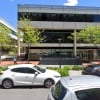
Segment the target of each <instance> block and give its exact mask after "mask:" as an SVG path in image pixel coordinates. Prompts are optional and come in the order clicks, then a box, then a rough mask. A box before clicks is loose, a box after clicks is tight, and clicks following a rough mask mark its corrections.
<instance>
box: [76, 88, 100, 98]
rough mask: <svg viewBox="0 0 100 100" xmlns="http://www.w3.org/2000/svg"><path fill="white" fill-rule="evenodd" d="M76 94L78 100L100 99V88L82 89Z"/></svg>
mask: <svg viewBox="0 0 100 100" xmlns="http://www.w3.org/2000/svg"><path fill="white" fill-rule="evenodd" d="M76 96H77V98H78V100H100V88H93V89H86V90H80V91H77V92H76Z"/></svg>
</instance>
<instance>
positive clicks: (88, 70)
mask: <svg viewBox="0 0 100 100" xmlns="http://www.w3.org/2000/svg"><path fill="white" fill-rule="evenodd" d="M82 74H83V75H97V76H100V64H91V65H88V66H87V67H85V68H84V69H83V71H82Z"/></svg>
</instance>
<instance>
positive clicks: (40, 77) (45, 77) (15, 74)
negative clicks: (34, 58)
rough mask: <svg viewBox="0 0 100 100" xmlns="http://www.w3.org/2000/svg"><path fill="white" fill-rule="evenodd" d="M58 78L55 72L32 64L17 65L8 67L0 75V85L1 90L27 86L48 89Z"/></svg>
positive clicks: (58, 75)
mask: <svg viewBox="0 0 100 100" xmlns="http://www.w3.org/2000/svg"><path fill="white" fill-rule="evenodd" d="M60 76H61V75H60V74H59V73H58V72H56V71H53V70H48V69H45V68H43V67H39V66H35V65H33V64H18V65H11V66H8V69H7V70H6V71H4V72H3V73H2V75H0V84H1V86H2V87H3V88H12V87H13V86H29V85H43V86H45V87H47V88H49V87H50V86H52V85H54V84H55V83H56V82H58V81H59V79H60Z"/></svg>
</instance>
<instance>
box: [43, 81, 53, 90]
mask: <svg viewBox="0 0 100 100" xmlns="http://www.w3.org/2000/svg"><path fill="white" fill-rule="evenodd" d="M54 83H55V82H54V80H53V79H46V80H45V82H44V86H45V87H46V88H50V87H51V86H52V85H54Z"/></svg>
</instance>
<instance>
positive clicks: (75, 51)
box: [73, 30, 77, 57]
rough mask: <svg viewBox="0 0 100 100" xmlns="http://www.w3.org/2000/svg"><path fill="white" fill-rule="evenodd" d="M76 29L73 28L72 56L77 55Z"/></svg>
mask: <svg viewBox="0 0 100 100" xmlns="http://www.w3.org/2000/svg"><path fill="white" fill-rule="evenodd" d="M76 38H77V37H76V30H74V45H73V46H74V56H75V57H76V56H77V41H76Z"/></svg>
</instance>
